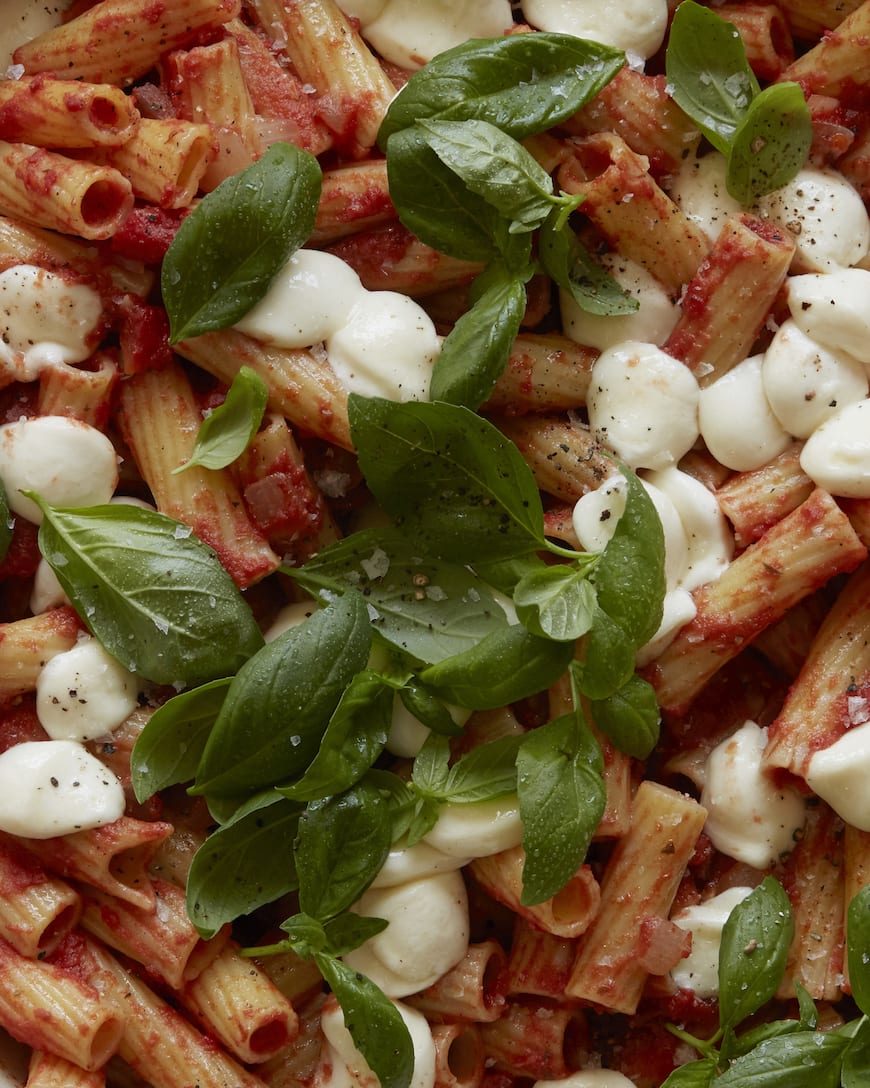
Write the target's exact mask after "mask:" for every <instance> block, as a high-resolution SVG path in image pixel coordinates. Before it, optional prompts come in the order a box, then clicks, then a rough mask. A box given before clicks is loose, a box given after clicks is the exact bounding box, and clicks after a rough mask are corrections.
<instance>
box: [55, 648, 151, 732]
mask: <svg viewBox="0 0 870 1088" xmlns="http://www.w3.org/2000/svg"><path fill="white" fill-rule="evenodd" d="M137 694H138V685H137V683H136V678H135V676H133V674H132V673H131V672H128V671H127V670H126V669H125V668H124V667H123V665H121V664H119V663H118V662H117V661H116V660H115V658H114V657H112V655H111V654H109V653H107V652H106V650H104V649H103V647H102V646H101V645H100V643H99V642H98V641H97V640H96V639H95V638H83V639H81V640H80V641H79V642H78V643H77V644H76V645H75V646H73V648H72V649H71V650H66V651H65V652H63V653H60V654H56V655H55V656H54V657H53V658H51V660H50V661H47V662H46V664H45V665H44V666H43V668H42V670H41V671H40V674H39V676H38V677H37V680H36V714H37V717H38V718H39V721H40V723H41V724H42V728H43V729H44V730H45V731H46V733H48V735H49V736H50V737H51V738H52V740H79V741H85V740H93V739H94V738H95V737H102V736H104V735H105V734H106V733H111V732H112V730H114V729H117V728H118V726H119V725H121V723H122V722H124V721H125V720H126V719H127V718H128V717H129V716H130V715H131V714H132V713H133V711H134V710H135V709H136V707H137V706H138V705H139V701H138V699H137Z"/></svg>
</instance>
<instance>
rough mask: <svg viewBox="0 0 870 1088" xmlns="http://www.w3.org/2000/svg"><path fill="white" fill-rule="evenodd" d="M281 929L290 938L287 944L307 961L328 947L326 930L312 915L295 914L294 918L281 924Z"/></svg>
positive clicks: (287, 919)
mask: <svg viewBox="0 0 870 1088" xmlns="http://www.w3.org/2000/svg"><path fill="white" fill-rule="evenodd" d="M281 929H283V930H284V932H285V933H286V934H287V936H288V938H289V940H288V941H287V942H286V944H287V945H288V946H289V947H290V948H291V949H292V950H293V951H294V952H295V953H296V954H297V955H298V956H302V957H304V958H305V959H307V958H308V957H309V956H313V955H315V954H316V953H318V952H322V951H323V950H324V949H325V948H326V946H327V943H328V941H327V936H326V929H325V928H324V926H323V923H322V922H318V920H317V919H316V918H312V917H311V915H310V914H305V913H300V914H294V915H293V917H292V918H286V919H285V920H284V921H283V922H282V923H281Z"/></svg>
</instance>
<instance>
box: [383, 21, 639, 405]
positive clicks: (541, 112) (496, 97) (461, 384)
mask: <svg viewBox="0 0 870 1088" xmlns="http://www.w3.org/2000/svg"><path fill="white" fill-rule="evenodd" d="M624 60H625V58H624V55H623V54H622V53H621V52H619V51H618V50H615V49H612V48H610V47H609V46H604V45H599V44H597V43H595V42H588V41H583V40H582V39H579V38H573V37H571V36H569V35H560V34H546V33H539V34H529V35H516V36H512V37H506V38H497V39H480V40H473V41H470V42H466V43H464V44H463V45H460V46H458V47H456V48H455V49H450V50H447V52H445V53H442V54H440V55H439V56H437V57H436V58H435V59H434V60H432V61H430V63H429V64H427V65H426V66H425V67H424V68H422V69H421V70H420V71H419V72H416V73H415V74H414V75H413V76H412V77H411V79H410V80H409V81H408V83H407V84H406V86H405V87H404V88H403V89H402V90H401V91H400V92H399V94H398V95H397V96H396V98H395V99H394V100H393V102H392V104H391V105H390V108H389V110H388V111H387V114H386V117H385V118H384V121H383V123H382V125H381V130H380V133H379V142H380V144H381V147H382V148H383V149H384V150H385V151H386V155H387V170H388V176H389V183H390V195H391V197H392V200H393V203H394V205H395V207H396V210H397V212H398V214H399V218H400V220H401V221H402V223H404V225H405V226H406V227H407V228H408V229H409V230H411V231H413V232H414V233H415V234H416V235H417V237H418V238H420V239H421V240H422V241H423V242H425V243H426V244H427V245H430V246H433V247H434V248H435V249H439V250H441V251H442V252H444V253H447V254H449V255H451V256H453V257H458V258H460V259H462V260H471V261H481V262H484V263H485V264H486V266H487V267H486V269H485V271H484V273H483V275H482V277H481V278H479V280H478V281H476V282H475V283H474V284H473V286H472V292H471V303H472V305H471V307H470V309H469V310H468V311H467V312H466V314H465V315H463V317H462V318H461V319H460V321H458V322H457V324H456V326H455V327H454V329H453V330H451V332H450V333H449V335H448V336H447V337H446V339H445V340H444V343H443V345H442V348H441V353H440V355H439V358H438V359H437V360H436V362H435V366H434V368H433V373H432V388H431V395H432V398H433V399H437V400H443V401H448V402H450V403H453V404H461V405H465V406H466V407H469V408H477V407H478V406H479V405H480V404H482V403H483V402H484V401H485V400H486V399H487V398H488V397H489V395H490V394H491V392H492V389H493V387H494V385H495V383H496V381H497V379H498V377H499V375H500V374H501V373H502V371H503V370H504V367H505V365H506V363H507V360H508V357H509V355H510V351H511V346H512V344H513V342H514V339H515V338H516V335H517V333H518V332H519V329H520V324H521V321H522V318H523V314H524V312H525V300H526V296H525V284H526V283H527V282H528V280H529V279H530V278H531V276H532V275H533V274H534V272H535V270H536V268H537V264H536V262H534V261H533V260H532V255H531V254H532V247H531V239H530V237H529V235H530V233H531V232H532V231H534V230H537V229H539V228H541V227H542V226H543V225H544V223H545V222H547V224H548V227H547V232H548V235H549V236H550V238H551V242H550V245H549V246H548V258H549V261H550V264H551V265H552V267H553V268H554V269H555V270H556V271H557V275H558V280H557V282H560V283H561V284H564V285H565V286H566V287H567V289H569V290H571V291H572V293H574V294H575V297H576V298H577V301H578V304H579V305H581V306H583V307H587V306H589V307H590V308H592V309H594V310H595V311H596V312H599V313H600V312H607V313H625V312H629V311H631V310H633V309H636V308H637V303H636V301H635V300H634V299H631V298H629V297H628V296H626V295H625V294H624V292H622V291H621V290H620V288H619V287H618V285H617V284H616V283H615V282H614V281H613V280H611V279H610V277H609V276H608V275H607V274H606V273H605V272H604V270H603V269H601V268H599V267H598V266H596V265H595V262H594V261H593V259H592V257H591V256H590V255H589V254H587V253H585V250H583V248H582V246H581V245H580V243H579V242H578V240H577V238H576V236H575V235H574V233H573V231H572V230H571V228H570V226H569V224H568V218H569V215H570V213H571V211H573V210H574V209H575V208H576V207H577V205H578V204H579V200H578V198H576V197H573V196H569V195H568V194H565V193H561V194H555V193H554V192H553V186H552V181H551V179H550V176H549V174H548V173H547V172H546V171H545V170H544V169H543V168H542V167H541V166H540V165H539V164H538V163H537V161H536V160H535V159H534V157H533V156H532V155H531V154H530V153H529V152H528V151H527V150H526V149H525V148H524V147H523V146H522V144H521V143H520V142H519V141H520V140H521V139H522V138H523V137H525V136H530V135H532V134H534V133H537V132H541V131H543V130H544V129H548V128H551V127H552V126H553V125H556V124H558V123H559V121H560V120H564V119H565V118H566V117H569V116H571V114H573V113H575V112H576V111H577V110H578V109H580V107H581V106H583V105H584V104H585V103H586V102H588V101H589V100H590V99H591V98H592V97H594V95H596V94H597V93H598V91H599V90H601V88H602V87H603V86H605V85H606V84H607V83H608V82H609V81H610V80H611V79H612V78H613V76H614V75H615V74H616V73H617V72H618V71H619V69H620V68H621V67H622V65H623V63H624ZM554 212H555V213H556V216H555V218H554V217H553V216H552V213H554ZM553 236H556V238H555V239H554V237H553ZM542 260H543V258H542ZM581 266H582V267H585V268H587V269H589V268H595V272H594V273H593V274H589V275H586V276H584V277H582V284H583V285H582V287H581V288H580V289H578V290H576V292H575V284H579V283H580V281H581V277H578V276H577V275H576V271H577V269H578V268H579V267H581ZM544 267H545V269H546V270H548V271H549V269H548V268H547V265H546V263H545V264H544Z"/></svg>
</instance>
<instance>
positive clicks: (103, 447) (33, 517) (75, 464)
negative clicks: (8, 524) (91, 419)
mask: <svg viewBox="0 0 870 1088" xmlns="http://www.w3.org/2000/svg"><path fill="white" fill-rule="evenodd" d="M0 479H2V481H3V484H4V486H5V488H6V494H7V497H8V499H9V507H10V509H11V510H12V511H13V512H14V513H16V514H20V515H21V517H23V518H27V519H28V521H32V522H34V523H35V524H36V525H40V524H41V523H42V511H41V510H40V509H39V507H38V506H37V505H36V503H35V502H33V501H32V500H31V499H28V498H27V497H26V496H25V495H22V494H21V492H22V491H35V492H36V493H37V494H38V495H39V496H40V497H41V498H42V499H44V500H45V501H46V502H47V503H49V504H50V505H51V506H95V505H97V504H98V503H105V502H108V501H109V499H110V498H111V497H112V492H113V491H114V490H115V487H116V485H117V483H118V457H117V454H116V453H115V447H114V446H113V445H112V443H111V442H110V441H109V439H108V438H106V436H105V435H104V434H103V433H102V431H98V430H97V429H96V427H91V426H90V425H89V424H87V423H81V422H80V421H79V420H77V419H68V418H67V417H66V416H38V417H36V418H35V419H23V420H18V421H17V422H16V423H5V424H3V426H2V427H0Z"/></svg>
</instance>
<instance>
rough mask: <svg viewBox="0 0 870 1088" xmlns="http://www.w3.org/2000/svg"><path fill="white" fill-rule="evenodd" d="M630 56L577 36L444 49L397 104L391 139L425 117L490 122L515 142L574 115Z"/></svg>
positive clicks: (390, 118) (517, 37) (521, 37)
mask: <svg viewBox="0 0 870 1088" xmlns="http://www.w3.org/2000/svg"><path fill="white" fill-rule="evenodd" d="M624 62H625V54H624V53H622V52H620V51H619V50H617V49H612V48H611V47H609V46H606V45H599V44H598V43H596V42H590V41H585V40H584V39H582V38H576V37H574V36H573V35H570V34H546V33H538V34H514V35H511V36H508V37H504V38H484V39H481V38H478V39H472V40H471V41H468V42H464V43H463V44H462V45H459V46H456V47H455V48H453V49H448V50H446V51H445V52H443V53H440V54H439V55H438V56H437V57H435V58H434V59H433V60H431V61H430V62H429V63H428V64H427V65H426V66H425V67H424V68H421V69H420V71H418V72H415V73H414V75H413V76H411V78H410V79H409V80H408V82H407V83H406V85H405V86H404V87H403V88H402V90H401V91H400V92H399V94H398V95H396V97H395V98H394V99H393V101H392V102H391V103H390V108H389V109H388V110H387V114H386V117H385V118H384V121H383V123H382V124H381V130H380V132H379V133H378V144H379V145H380V148H381V150H382V151H383V150H386V147H387V139H388V138H389V137H390V135H391V134H392V133H394V132H399V131H400V130H401V129H405V128H408V127H410V126H411V125H413V124H415V123H416V122H417V121H419V120H420V119H421V118H426V117H430V118H439V119H442V120H448V121H450V120H452V121H468V120H482V121H489V122H490V123H491V124H493V125H496V126H497V127H498V128H500V129H501V130H502V131H503V132H506V133H507V134H508V135H509V136H513V137H514V139H517V140H520V139H522V138H523V137H524V136H530V135H531V134H532V133H534V132H543V131H544V129H548V128H552V127H553V126H554V125H558V124H559V123H560V122H561V121H564V120H565V119H566V118H568V117H571V116H572V115H573V114H574V113H576V112H577V110H579V109H580V107H581V106H583V105H584V104H585V103H586V102H588V101H590V99H592V98H594V97H595V95H596V94H598V92H599V91H600V90H601V89H602V87H605V86H607V84H608V83H609V82H610V80H611V79H613V77H614V76H615V75H616V73H617V72H618V71H619V69H620V68H621V67H622V66H623V63H624Z"/></svg>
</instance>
